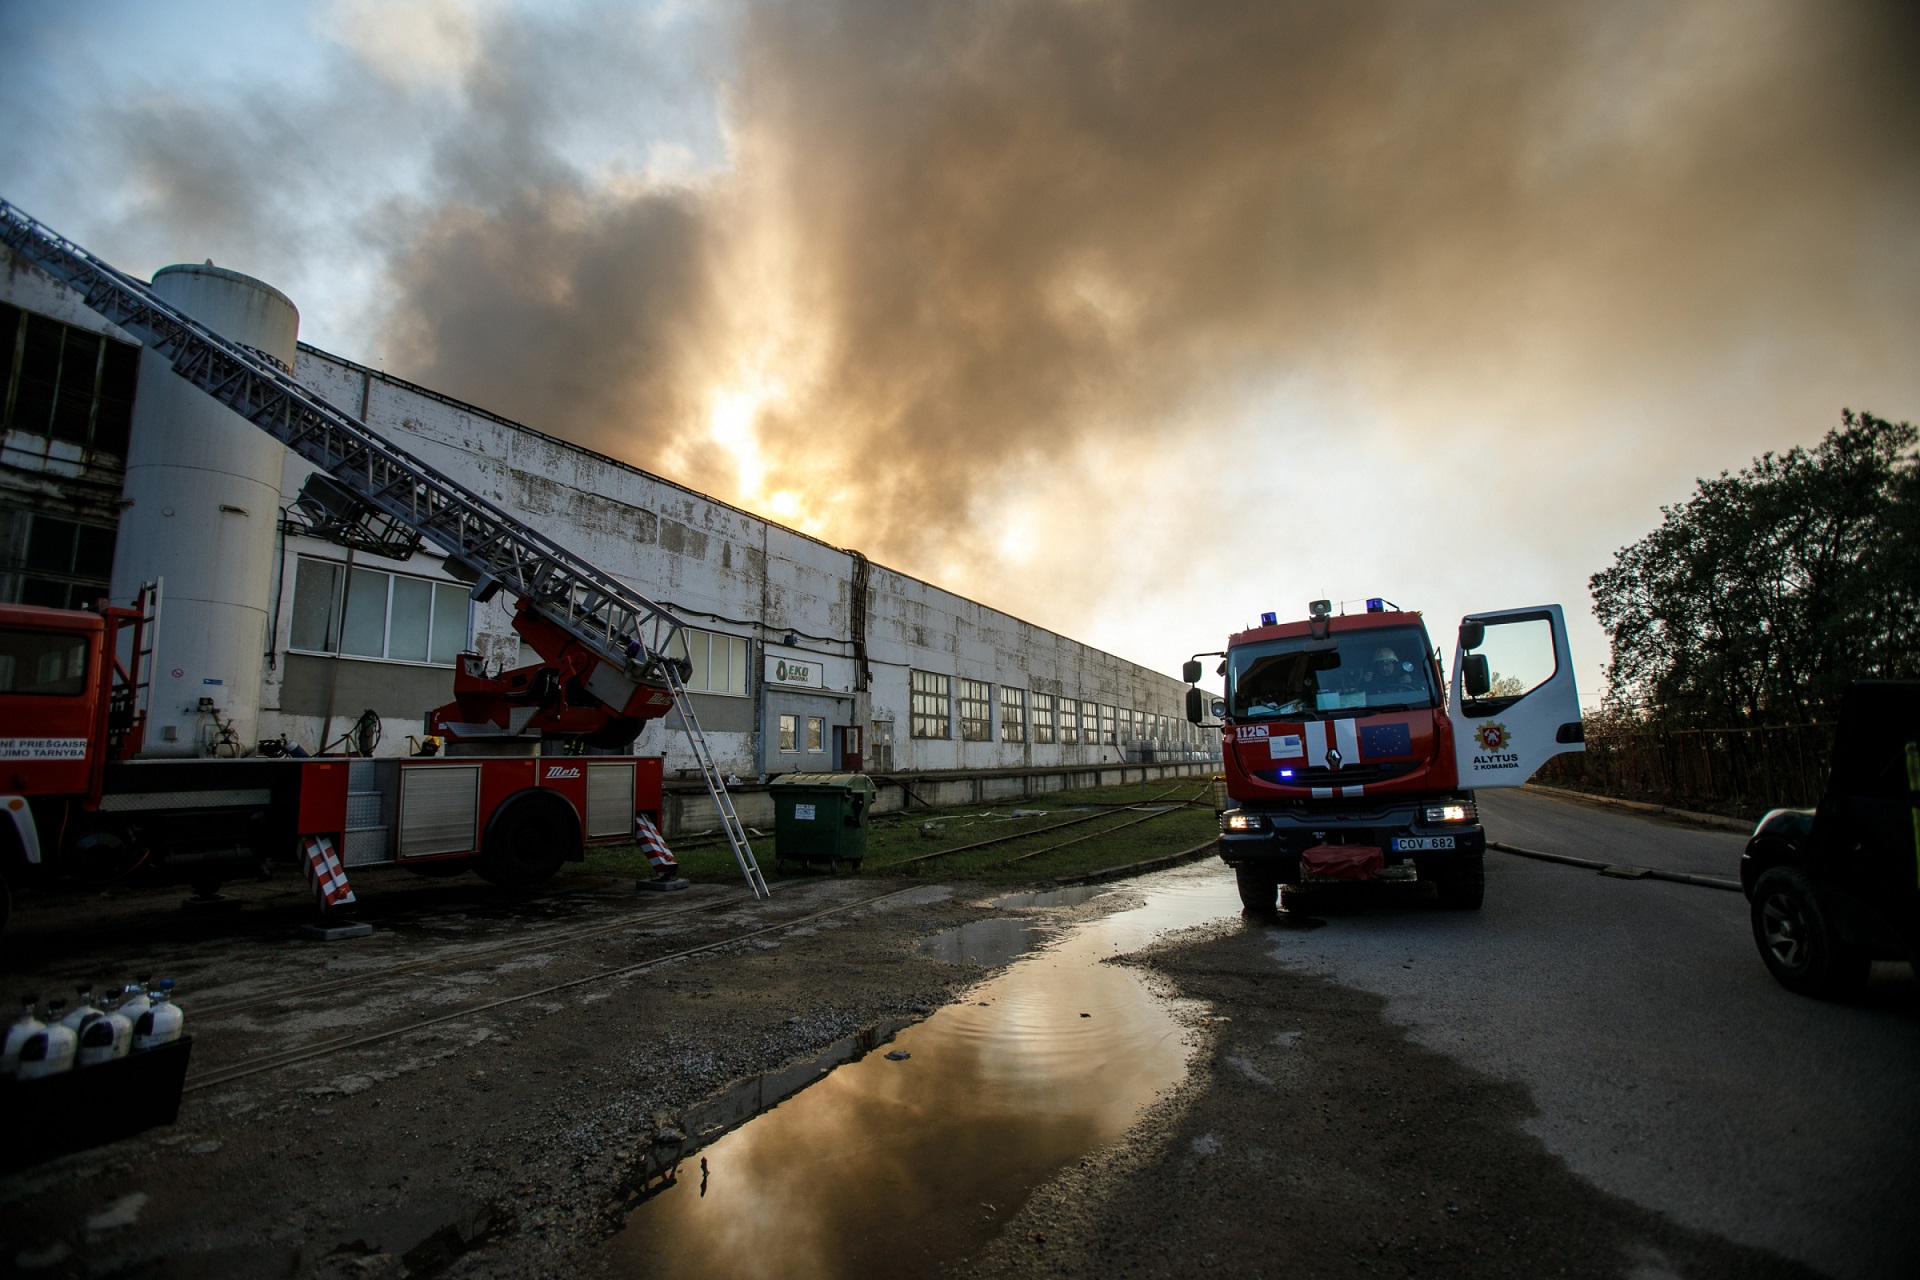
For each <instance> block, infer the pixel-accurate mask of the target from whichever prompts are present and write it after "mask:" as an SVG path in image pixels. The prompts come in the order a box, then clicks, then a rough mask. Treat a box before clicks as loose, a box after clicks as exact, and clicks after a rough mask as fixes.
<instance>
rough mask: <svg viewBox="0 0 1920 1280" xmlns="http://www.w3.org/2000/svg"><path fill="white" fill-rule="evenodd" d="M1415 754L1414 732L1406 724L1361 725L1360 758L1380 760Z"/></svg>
mask: <svg viewBox="0 0 1920 1280" xmlns="http://www.w3.org/2000/svg"><path fill="white" fill-rule="evenodd" d="M1412 754H1413V732H1412V730H1411V729H1409V728H1408V727H1407V726H1406V725H1405V724H1367V725H1361V726H1360V758H1361V759H1362V760H1379V759H1383V758H1385V757H1388V756H1410V755H1412Z"/></svg>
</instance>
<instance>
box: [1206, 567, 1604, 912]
mask: <svg viewBox="0 0 1920 1280" xmlns="http://www.w3.org/2000/svg"><path fill="white" fill-rule="evenodd" d="M1207 656H1213V655H1207ZM1217 656H1219V657H1221V658H1222V659H1223V660H1222V662H1221V664H1220V667H1219V672H1220V674H1221V675H1223V676H1224V677H1225V680H1226V690H1225V696H1224V697H1223V698H1220V699H1217V700H1215V702H1214V704H1213V710H1214V712H1215V714H1216V716H1217V717H1218V719H1219V720H1220V729H1221V737H1222V747H1221V756H1222V760H1223V766H1224V772H1225V778H1226V793H1227V800H1226V804H1225V806H1224V807H1223V808H1222V810H1221V813H1220V856H1221V858H1222V859H1223V860H1224V861H1225V862H1226V863H1227V864H1228V865H1229V866H1231V867H1233V868H1234V871H1235V873H1236V876H1237V878H1238V881H1239V887H1240V898H1241V902H1242V904H1243V905H1244V906H1245V907H1246V908H1247V909H1248V910H1250V911H1272V910H1274V908H1275V905H1276V902H1277V898H1278V892H1279V888H1280V886H1282V885H1288V886H1299V885H1303V884H1310V883H1314V882H1324V881H1366V880H1386V881H1393V880H1420V881H1428V882H1431V883H1432V884H1433V885H1434V886H1435V887H1436V889H1437V891H1438V896H1439V900H1440V902H1441V904H1442V905H1443V906H1446V907H1451V908H1455V909H1460V910H1474V909H1477V908H1478V907H1479V906H1480V905H1481V901H1482V898H1483V896H1484V884H1485V880H1484V869H1483V868H1484V864H1483V855H1484V852H1485V849H1486V832H1485V830H1484V829H1483V828H1482V827H1481V825H1480V821H1479V814H1478V810H1477V806H1476V804H1475V799H1474V793H1475V791H1476V790H1479V789H1484V788H1489V787H1514V786H1519V785H1520V784H1521V783H1523V782H1525V781H1526V780H1527V779H1528V778H1530V777H1531V776H1532V775H1533V773H1534V771H1535V770H1537V769H1538V768H1539V767H1540V765H1542V764H1543V763H1545V762H1546V760H1547V759H1548V758H1549V757H1551V756H1554V755H1558V754H1559V753H1561V752H1563V751H1582V750H1585V746H1584V742H1585V737H1584V733H1583V731H1582V728H1581V723H1580V699H1579V693H1578V691H1577V689H1576V688H1575V685H1574V678H1573V663H1572V660H1571V656H1570V654H1569V652H1568V648H1567V634H1566V623H1565V620H1564V618H1563V616H1562V614H1561V611H1560V606H1558V605H1541V606H1538V607H1534V608H1528V609H1507V610H1500V611H1496V612H1490V613H1477V614H1473V615H1471V616H1469V617H1467V618H1465V619H1463V620H1462V621H1461V623H1460V627H1459V631H1458V634H1457V637H1456V643H1455V648H1454V657H1453V666H1452V675H1451V678H1450V679H1449V678H1448V677H1447V675H1446V674H1444V673H1443V671H1442V668H1441V663H1440V654H1439V650H1438V649H1436V648H1435V647H1434V645H1433V642H1432V640H1431V638H1430V637H1429V636H1428V633H1427V629H1426V623H1425V621H1424V619H1423V618H1422V617H1421V615H1420V614H1419V613H1416V612H1407V611H1403V610H1400V609H1399V608H1398V607H1394V606H1389V605H1388V603H1387V602H1386V601H1384V600H1379V599H1374V600H1369V601H1368V602H1367V611H1366V612H1365V613H1356V614H1343V615H1335V614H1334V613H1333V610H1332V606H1331V604H1330V602H1328V601H1325V600H1316V601H1314V602H1313V603H1312V604H1311V605H1310V606H1309V608H1308V617H1307V618H1306V619H1305V620H1302V621H1297V622H1285V623H1283V622H1280V621H1279V620H1278V619H1277V617H1276V616H1275V615H1273V614H1266V615H1264V616H1263V617H1262V618H1261V625H1259V626H1258V627H1254V628H1251V629H1249V630H1247V631H1242V632H1240V633H1238V634H1237V635H1234V636H1232V637H1231V638H1230V639H1229V640H1228V642H1227V648H1226V649H1225V650H1224V651H1222V652H1220V653H1219V654H1218V655H1217ZM1184 674H1185V678H1186V679H1187V681H1188V683H1190V684H1192V683H1195V682H1197V681H1198V680H1199V679H1200V675H1201V665H1200V662H1199V661H1198V657H1196V658H1195V659H1194V660H1192V661H1189V662H1188V663H1187V664H1186V670H1185V673H1184ZM1206 709H1207V708H1206V706H1205V700H1204V698H1203V695H1202V694H1201V691H1200V690H1199V689H1197V688H1195V689H1190V690H1189V691H1188V695H1187V715H1188V718H1189V719H1191V720H1192V721H1194V722H1195V723H1201V722H1202V720H1203V718H1204V712H1205V711H1206Z"/></svg>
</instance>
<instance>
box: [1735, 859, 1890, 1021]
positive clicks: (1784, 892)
mask: <svg viewBox="0 0 1920 1280" xmlns="http://www.w3.org/2000/svg"><path fill="white" fill-rule="evenodd" d="M1751 915H1752V920H1753V942H1754V945H1755V946H1757V947H1759V948H1760V959H1761V960H1762V961H1764V962H1765V963H1766V966H1767V970H1768V971H1769V972H1770V973H1772V974H1773V976H1774V979H1775V980H1776V981H1777V982H1779V984H1780V985H1781V986H1783V987H1785V988H1786V989H1787V990H1789V991H1792V992H1795V993H1796V994H1799V995H1803V996H1813V997H1815V998H1817V999H1821V1000H1839V999H1843V998H1845V997H1846V996H1849V995H1851V994H1853V993H1854V992H1856V991H1858V990H1859V989H1860V988H1861V987H1862V986H1863V985H1865V983H1866V980H1867V971H1868V969H1869V968H1870V967H1871V965H1872V964H1873V958H1872V957H1871V956H1869V955H1868V954H1867V953H1866V952H1865V951H1862V950H1861V949H1860V948H1858V947H1855V946H1852V945H1849V944H1848V943H1846V942H1844V941H1842V940H1841V938H1840V934H1839V931H1838V930H1837V929H1836V928H1835V927H1834V923H1833V917H1832V916H1831V915H1829V914H1828V913H1827V909H1826V906H1825V905H1824V904H1823V903H1822V902H1821V901H1820V895H1819V893H1818V891H1817V890H1815V888H1814V887H1813V881H1811V880H1809V879H1808V878H1807V875H1806V873H1805V872H1803V871H1801V870H1800V869H1799V868H1797V867H1771V868H1769V869H1768V870H1766V871H1764V872H1762V873H1761V875H1760V878H1759V879H1758V880H1757V881H1755V882H1754V886H1753V903H1752V912H1751Z"/></svg>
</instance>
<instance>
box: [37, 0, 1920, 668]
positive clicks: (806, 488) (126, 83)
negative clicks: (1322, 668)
mask: <svg viewBox="0 0 1920 1280" xmlns="http://www.w3.org/2000/svg"><path fill="white" fill-rule="evenodd" d="M1916 73H1920V7H1917V6H1915V5H1913V4H1911V3H1908V2H1906V0H1888V2H1886V3H1865V2H1854V0H1715V2H1708V0H1692V2H1687V0H1662V2H1659V3H1655V2H1654V0H1604V2H1596V3H1587V4H1582V3H1573V2H1571V0H1569V2H1567V3H1554V4H1541V3H1538V0H1448V2H1446V3H1440V2H1438V0H1434V2H1430V3H1421V2H1417V0H1341V2H1335V0H1318V2H1311V3H1309V2H1303V0H1295V2H1288V0H1248V2H1246V3H1226V2H1213V0H1180V2H1179V3H1174V2H1172V0H1164V2H1160V3H1150V2H1148V0H950V2H948V3H942V4H917V5H916V4H905V5H903V4H898V3H889V2H887V0H724V2H721V3H700V2H698V0H658V2H656V3H631V2H629V3H613V2H611V0H559V2H558V3H555V2H553V0H549V2H547V3H540V4H533V3H522V2H519V0H307V2H305V3H298V2H292V0H283V2H282V3H279V4H274V5H260V4H249V3H241V2H239V0H198V2H194V0H181V2H179V3H174V4H170V5H165V6H161V5H153V4H140V3H131V2H129V0H89V2H88V3H84V4H74V3H52V2H45V3H33V2H29V0H0V196H3V197H4V198H6V199H8V200H10V201H13V202H14V203H15V204H17V205H19V206H20V207H22V208H24V209H25V210H26V211H27V212H29V213H31V214H33V215H34V216H35V217H38V218H40V219H41V220H42V221H44V222H46V223H48V224H49V225H51V226H52V227H54V228H55V229H56V230H58V231H60V232H62V233H63V234H65V235H68V236H70V237H72V238H73V239H75V240H77V241H78V242H80V243H81V244H83V245H85V246H87V247H88V248H89V249H90V250H92V251H93V252H95V253H96V254H98V255H100V256H101V257H103V258H105V259H106V260H107V261H109V262H112V263H113V264H114V265H116V266H119V267H121V268H122V269H125V270H129V271H132V272H135V273H138V274H141V275H150V274H151V273H152V272H153V271H155V270H157V269H158V268H160V267H162V266H164V265H167V264H169V263H173V262H181V261H187V262H197V261H200V260H202V259H205V258H212V259H213V260H214V261H215V262H217V263H218V264H219V265H222V266H227V267H232V268H234V269H237V270H240V271H244V272H247V273H249V274H252V275H255V276H258V277H260V278H261V279H264V280H266V281H268V282H270V283H272V284H274V285H276V286H277V287H279V288H280V289H282V290H283V291H285V292H286V293H287V294H289V295H290V296H291V297H292V298H293V299H294V301H295V302H296V303H297V304H298V305H299V307H300V311H301V336H302V338H303V339H304V340H306V341H308V342H311V343H313V344H315V345H317V346H320V347H322V348H324V349H326V350H329V351H332V352H335V353H337V354H339V355H342V356H346V357H348V358H350V359H354V360H358V361H362V362H364V363H368V364H372V365H375V366H377V367H379V368H382V369H385V370H386V371H388V372H390V373H393V374H395V375H398V376H400V377H404V378H407V379H409V380H412V381H415V382H418V383H421V384H424V385H426V386H429V387H432V388H434V389H436V390H439V391H442V392H444V393H446V394H449V395H452V396H456V397H458V398H461V399H465V400H468V401H471V402H473V403H476V404H479V405H481V406H483V407H486V408H488V409H491V410H493V411H495V412H497V413H501V414H504V415H505V416H508V417H510V418H514V419H516V420H518V421H521V422H525V423H526V424H528V425H530V426H533V427H536V428H538V429H540V430H543V431H547V432H551V433H553V434H555V435H559V436H562V437H565V438H568V439H571V440H574V441H577V442H579V443H581V444H583V445H586V446H588V447H591V448H594V449H597V450H599V451H601V452H604V453H607V454H610V455H612V456H614V457H617V458H620V459H623V460H625V461H627V462H630V463H632V464H634V465H637V466H640V467H643V468H646V469H648V470H651V471H653V472H655V473H657V474H660V475H663V476H665V477H668V478H670V479H673V480H676V481H679V482H681V483H684V484H687V485H689V486H692V487H694V488H697V489H700V490H702V491H704V492H707V493H711V494H713V495H714V496H716V497H719V498H721V499H723V500H726V501H729V502H733V503H737V504H738V505H740V506H743V507H745V508H747V509H750V510H753V511H756V512H759V513H762V514H764V515H767V516H770V517H772V518H774V519H776V520H779V521H781V522H782V523H784V524H788V525H790V526H792V527H795V528H798V529H802V530H805V531H806V532H809V533H811V534H814V535H816V536H818V537H821V538H823V539H825V540H827V541H829V542H832V543H835V544H837V545H840V546H845V547H852V548H857V549H859V550H862V551H864V552H866V553H867V554H868V555H869V556H871V557H872V558H873V559H875V560H876V561H878V562H880V563H882V564H885V565H887V566H889V567H892V568H895V569H899V570H902V571H904V572H907V573H911V574H914V575H916V576H919V577H922V578H926V579H928V580H930V581H933V582H935V583H938V584H939V585H941V586H944V587H947V588H949V589H951V590H954V591H958V592H960V593H962V594H965V595H968V596H971V597H973V598H976V599H979V600H982V601H985V602H986V603H989V604H991V605H994V606H996V607H998V608H1001V609H1005V610H1007V611H1008V612H1011V613H1013V614H1016V615H1018V616H1020V617H1023V618H1026V619H1028V620H1030V621H1032V622H1035V623H1038V624H1040V625H1043V626H1047V627H1051V628H1053V629H1055V630H1058V631H1061V632H1063V633H1065V634H1067V635H1070V636H1073V637H1075V638H1076V639H1080V640H1083V641H1085V642H1087V643H1090V644H1093V645H1096V646H1098V647H1100V648H1103V649H1106V650H1109V651H1111V652H1114V653H1117V654H1120V655H1122V656H1124V657H1127V658H1130V659H1132V660H1134V661H1137V662H1140V663H1142V664H1144V665H1147V666H1150V667H1153V668H1155V669H1158V670H1161V671H1164V672H1167V673H1169V674H1172V673H1176V672H1177V671H1178V668H1179V664H1180V662H1181V661H1182V660H1183V659H1185V658H1186V657H1187V656H1188V654H1190V653H1193V652H1196V651H1204V650H1211V649H1217V648H1219V647H1221V645H1222V643H1223V641H1224V639H1225V637H1226V635H1227V634H1228V633H1229V632H1231V631H1233V630H1237V629H1239V628H1241V627H1244V626H1247V625H1249V624H1251V623H1253V622H1254V621H1255V620H1256V619H1257V618H1258V615H1259V614H1261V613H1262V612H1264V611H1268V610H1272V611H1275V612H1277V613H1279V614H1280V615H1281V616H1282V617H1283V618H1286V617H1290V616H1293V617H1298V616H1304V614H1305V606H1306V603H1307V601H1308V600H1310V599H1314V598H1323V597H1324V598H1329V599H1332V600H1335V601H1348V602H1352V605H1351V607H1356V608H1357V607H1362V606H1361V605H1360V602H1361V601H1362V600H1364V599H1365V598H1366V597H1369V596H1380V597H1384V598H1386V599H1389V600H1391V601H1394V602H1396V603H1397V604H1399V605H1401V606H1403V607H1405V608H1409V609H1418V610H1422V611H1424V612H1425V613H1426V614H1427V618H1428V623H1429V628H1430V630H1431V631H1432V632H1433V634H1434V638H1435V640H1436V642H1437V643H1440V644H1442V645H1443V646H1445V647H1447V648H1448V649H1449V650H1450V649H1451V642H1450V640H1449V639H1448V637H1450V635H1451V632H1452V629H1453V625H1454V623H1455V622H1456V621H1457V620H1458V619H1459V617H1460V616H1461V615H1462V614H1464V613H1467V612H1471V611H1476V610H1483V609H1494V608H1504V607H1520V606H1528V605H1536V604H1544V603H1558V604H1561V605H1563V606H1564V607H1565V609H1566V611H1567V615H1568V619H1569V623H1570V631H1571V641H1572V646H1573V655H1574V661H1575V669H1576V675H1577V677H1578V680H1579V683H1580V686H1581V694H1582V697H1583V700H1584V701H1586V702H1588V703H1589V704H1591V703H1593V702H1596V701H1597V700H1598V698H1599V696H1600V694H1601V693H1602V692H1603V691H1604V681H1603V676H1602V672H1603V668H1604V664H1605V663H1606V661H1607V656H1608V651H1607V644H1606V638H1605V636H1604V634H1603V633H1602V632H1601V630H1600V629H1599V627H1598V625H1597V624H1596V623H1595V622H1594V620H1593V617H1592V613H1591V598H1590V596H1589V592H1588V586H1587V580H1588V578H1589V576H1590V575H1592V574H1593V573H1594V572H1596V571H1598V570H1600V569H1603V568H1605V567H1607V566H1608V565H1610V564H1611V563H1612V560H1613V555H1614V552H1615V551H1616V550H1617V549H1618V548H1620V547H1621V546H1623V545H1625V544H1627V543H1629V542H1632V541H1634V540H1635V539H1637V538H1639V537H1641V536H1643V535H1644V534H1646V533H1647V532H1648V531H1650V530H1651V529H1652V528H1654V527H1655V526H1656V525H1657V524H1658V522H1659V520H1660V509H1661V507H1662V506H1663V505H1669V504H1675V503H1680V502H1684V501H1685V500H1686V499H1687V497H1688V496H1689V495H1690V493H1691V492H1692V490H1693V487H1694V484H1695V481H1696V479H1697V478H1698V477H1702V476H1710V475H1715V474H1718V473H1719V472H1720V471H1722V470H1737V469H1739V468H1740V467H1741V466H1743V465H1745V464H1746V463H1748V462H1749V461H1750V460H1751V459H1752V458H1753V457H1755V456H1757V455H1759V454H1760V453H1762V452H1765V451H1768V450H1775V451H1778V450H1783V449H1786V448H1790V447H1792V446H1794V445H1812V444H1814V443H1816V442H1817V441H1818V440H1819V439H1820V437H1821V436H1822V435H1823V434H1825V432H1827V431H1828V430H1830V429H1832V428H1833V427H1835V426H1836V425H1837V424H1838V421H1839V415H1840V411H1841V409H1842V408H1843V407H1850V408H1853V409H1856V410H1870V411H1872V412H1875V413H1877V414H1880V415H1882V416H1884V417H1891V418H1896V419H1902V418H1904V419H1913V418H1915V417H1920V359H1917V358H1916V351H1920V89H1916V87H1915V86H1916V85H1917V84H1920V74H1916ZM639 585H641V586H642V588H643V589H644V586H645V584H639Z"/></svg>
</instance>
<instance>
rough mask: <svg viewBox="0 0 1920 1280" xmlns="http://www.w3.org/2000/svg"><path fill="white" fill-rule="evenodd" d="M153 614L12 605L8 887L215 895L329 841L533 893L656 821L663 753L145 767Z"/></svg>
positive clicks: (4, 657) (1, 680)
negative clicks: (62, 881) (141, 885)
mask: <svg viewBox="0 0 1920 1280" xmlns="http://www.w3.org/2000/svg"><path fill="white" fill-rule="evenodd" d="M150 617H151V615H150V614H148V613H147V612H146V610H144V609H143V608H140V607H137V606H136V607H134V608H112V607H106V608H102V609H101V610H100V611H99V612H97V613H95V612H76V611H68V610H64V609H41V608H36V607H33V606H30V605H0V711H3V712H4V715H5V722H6V727H5V729H4V730H0V770H4V773H0V806H4V809H3V810H0V811H3V812H4V813H5V821H3V822H0V863H3V865H4V867H5V879H6V880H7V881H10V882H16V883H17V882H20V881H23V880H29V879H33V878H37V877H38V876H39V875H41V874H56V873H57V874H64V875H67V876H72V877H76V878H79V879H81V880H87V881H96V882H103V881H109V880H114V879H118V878H120V877H122V876H125V875H127V874H129V873H131V872H133V871H136V870H140V869H147V870H149V871H150V872H151V873H155V874H157V875H159V876H160V877H162V878H165V879H169V880H177V881H184V882H187V883H191V884H193V885H195V886H196V887H197V888H198V889H199V890H200V892H201V893H202V894H203V895H210V894H211V893H212V892H213V890H214V889H215V888H216V887H217V886H218V885H219V884H220V882H221V881H223V880H226V879H230V878H233V877H235V876H241V875H250V874H253V873H254V872H255V871H256V870H257V869H259V868H260V867H261V866H262V865H263V864H266V863H270V862H274V861H282V860H288V859H291V858H293V857H294V856H296V854H297V853H298V852H299V850H300V848H301V845H302V843H303V842H304V841H305V840H308V839H316V840H326V841H328V842H330V843H331V845H332V847H333V848H334V849H335V850H337V851H338V854H337V856H338V857H339V858H340V859H341V861H342V862H343V863H344V864H345V866H346V867H348V868H355V867H362V866H374V865H387V864H397V865H399V866H404V867H409V868H413V869H415V870H420V871H423V872H425V873H427V874H445V873H449V872H453V871H460V870H466V869H472V870H476V871H478V872H479V873H480V874H481V875H482V876H484V877H485V878H487V879H489V880H491V881H494V882H495V883H499V884H505V885H514V886H528V885H533V884H537V883H539V882H541V881H543V880H545V879H547V878H548V877H549V876H551V875H552V874H553V873H554V871H555V870H557V869H558V867H559V865H560V863H561V862H562V861H565V860H567V859H578V858H580V857H581V856H582V848H583V846H585V845H588V844H595V843H606V842H611V841H624V840H628V839H631V838H632V835H633V819H634V815H635V813H636V812H639V813H645V814H648V815H649V816H650V817H651V818H652V819H653V820H655V821H656V822H657V821H658V819H659V816H660V814H659V811H660V794H661V789H660V760H659V758H658V757H605V756H535V755H525V754H522V755H515V756H487V757H477V758H458V757H456V758H445V759H405V760H402V759H367V758H349V757H340V756H335V757H318V758H310V759H291V758H286V757H281V758H273V759H269V758H260V757H254V758H249V759H147V760H143V759H139V758H138V755H139V749H140V745H141V734H142V730H143V727H144V715H143V713H142V710H141V708H140V697H141V694H142V692H143V682H142V681H141V680H140V679H138V678H137V675H136V672H137V670H138V660H137V655H138V654H139V653H140V652H141V651H142V640H143V639H144V636H143V632H144V630H145V628H146V627H147V625H149V622H150ZM123 652H125V653H130V654H133V655H136V657H135V659H134V661H131V662H129V661H127V660H124V659H123V658H122V657H121V656H120V655H121V654H122V653H123Z"/></svg>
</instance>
